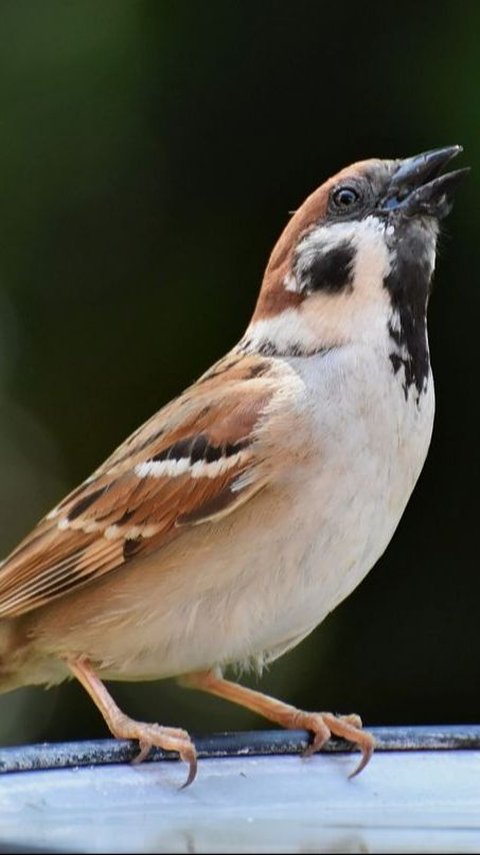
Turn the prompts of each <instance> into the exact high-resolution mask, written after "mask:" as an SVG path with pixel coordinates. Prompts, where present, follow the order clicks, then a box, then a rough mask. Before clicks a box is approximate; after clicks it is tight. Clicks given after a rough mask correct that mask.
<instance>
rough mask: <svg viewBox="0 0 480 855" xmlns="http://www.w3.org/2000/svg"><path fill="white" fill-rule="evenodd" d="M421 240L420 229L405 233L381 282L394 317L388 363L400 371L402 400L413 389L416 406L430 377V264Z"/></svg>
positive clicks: (426, 249) (391, 325)
mask: <svg viewBox="0 0 480 855" xmlns="http://www.w3.org/2000/svg"><path fill="white" fill-rule="evenodd" d="M425 237H426V236H425V231H424V229H422V228H421V227H415V226H413V227H410V228H409V229H408V230H406V233H405V234H404V236H402V238H401V239H400V240H399V241H398V243H397V244H396V254H395V257H394V262H393V264H392V269H391V271H390V273H389V274H388V276H387V277H386V278H385V280H384V285H385V288H386V289H387V291H388V292H389V294H390V299H391V302H392V310H393V317H394V321H393V322H392V323H391V324H390V325H389V329H388V331H389V334H390V337H391V339H392V342H393V343H394V345H395V347H394V349H392V352H391V353H390V361H391V363H392V367H393V370H394V372H395V374H397V373H398V372H399V371H400V369H401V368H402V367H403V368H404V379H403V390H404V392H405V398H408V393H409V390H410V388H411V387H414V388H415V390H416V397H417V403H418V401H419V399H420V395H421V394H422V392H424V391H425V389H426V387H427V380H428V375H429V373H430V358H429V352H428V340H427V302H428V295H429V292H430V281H431V277H432V264H431V258H430V254H429V252H428V243H427V241H426V239H425ZM431 239H432V240H433V236H432V238H431Z"/></svg>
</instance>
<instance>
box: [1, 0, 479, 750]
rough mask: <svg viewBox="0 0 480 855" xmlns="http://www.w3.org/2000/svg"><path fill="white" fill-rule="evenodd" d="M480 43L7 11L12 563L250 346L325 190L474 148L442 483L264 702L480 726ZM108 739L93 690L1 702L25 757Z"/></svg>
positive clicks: (408, 21)
mask: <svg viewBox="0 0 480 855" xmlns="http://www.w3.org/2000/svg"><path fill="white" fill-rule="evenodd" d="M389 8H391V10H392V11H391V12H390V13H389V12H388V9H389ZM394 8H395V11H394ZM479 27H480V4H478V3H474V2H470V3H469V2H465V3H463V4H461V7H459V6H458V4H451V3H446V2H443V3H439V2H431V0H430V2H425V3H422V4H418V3H416V2H415V3H414V2H404V3H402V4H401V7H399V8H398V9H397V8H396V7H388V5H386V4H385V3H384V2H372V3H369V4H368V5H367V6H365V5H364V4H359V3H357V2H344V3H332V2H328V3H327V2H313V0H309V2H306V0H295V2H290V1H289V2H285V0H282V2H275V0H262V2H252V0H243V2H232V1H231V0H208V2H203V3H201V2H197V0H172V2H166V0H156V1H155V0H150V1H149V0H101V2H98V0H43V2H42V3H39V2H37V0H2V3H1V5H0V222H1V228H0V235H1V237H0V242H1V247H0V472H1V478H0V555H2V554H6V553H7V551H8V550H9V549H10V548H12V547H13V546H14V545H15V544H16V542H17V541H18V539H19V538H20V537H21V536H22V535H23V534H25V533H27V531H28V530H29V529H30V527H31V526H32V525H33V524H34V523H35V522H36V521H37V519H38V518H39V517H40V516H41V515H43V514H44V513H45V512H46V511H48V510H49V508H50V507H51V506H52V505H53V504H55V503H56V502H57V500H59V499H60V498H61V496H62V495H63V494H64V493H65V492H66V491H67V490H69V489H70V488H72V487H73V486H75V484H76V483H77V482H78V481H80V480H81V479H83V478H84V477H86V476H87V475H88V474H89V472H90V471H91V470H92V469H93V468H94V467H95V466H97V465H98V464H99V463H100V462H101V461H102V459H103V458H104V456H105V455H106V454H108V453H109V452H110V451H111V450H112V449H113V448H114V447H115V446H116V445H117V444H118V443H119V442H120V441H121V440H122V439H123V438H124V437H125V436H126V435H127V434H128V433H129V432H130V431H132V430H133V429H134V428H135V427H136V426H137V425H138V424H140V423H141V422H142V421H143V420H144V419H145V418H147V417H148V416H149V415H151V413H153V412H154V411H155V410H156V409H157V408H159V406H160V405H161V404H163V403H165V402H166V401H168V400H169V399H170V398H171V397H172V396H174V395H175V394H177V393H178V392H179V391H180V390H181V389H182V388H183V387H185V386H186V385H187V384H189V383H190V382H191V381H192V380H193V379H194V378H195V377H196V376H198V375H199V374H200V373H201V372H202V371H204V370H205V369H206V368H207V367H208V365H209V364H210V363H211V362H212V361H213V360H215V359H216V358H218V357H219V356H220V355H221V354H223V353H224V352H225V351H226V350H227V349H228V348H229V347H231V346H232V345H233V344H234V343H235V341H236V340H237V339H238V338H239V337H240V335H241V334H242V332H243V329H244V327H245V326H246V324H247V322H248V319H249V315H250V312H251V310H252V307H253V304H254V302H255V298H256V294H257V290H258V287H259V283H260V280H261V276H262V270H263V266H264V264H265V261H266V259H267V256H268V254H269V251H270V249H271V246H272V244H273V242H274V240H275V239H276V237H277V235H278V234H279V232H280V230H281V229H282V227H283V226H284V224H285V223H286V221H287V218H288V212H289V211H291V210H292V209H295V208H296V207H297V206H298V205H299V203H300V202H301V201H302V199H303V198H304V197H305V195H306V194H307V193H309V192H310V191H311V190H312V189H313V188H314V187H315V186H317V185H318V184H319V183H321V182H322V181H323V180H324V179H325V178H326V177H327V176H328V175H329V174H331V173H333V172H335V171H337V170H338V169H339V168H340V167H342V166H344V165H346V164H347V163H349V162H351V161H353V160H357V159H361V158H363V157H370V156H381V157H383V156H385V157H388V156H401V155H411V154H415V153H417V152H419V151H422V150H424V149H428V148H432V147H435V146H439V145H446V144H452V143H461V144H463V145H464V146H465V155H464V156H463V158H462V162H460V161H459V166H462V165H465V164H471V165H472V166H473V167H474V170H473V173H472V176H471V178H470V180H469V181H468V182H466V184H465V186H464V187H462V189H461V191H460V192H459V194H458V202H457V205H456V208H455V210H454V213H453V215H452V216H451V217H450V219H449V220H448V223H447V226H446V234H445V235H444V237H443V240H442V251H441V253H440V260H439V264H438V273H437V276H436V289H435V294H434V298H433V299H432V303H431V309H430V336H431V349H432V355H433V362H434V369H435V375H436V387H437V396H438V405H437V419H436V428H435V434H434V440H433V444H432V448H431V452H430V455H429V458H428V461H427V464H426V467H425V470H424V473H423V475H422V478H421V481H420V483H419V485H418V487H417V489H416V491H415V494H414V497H413V499H412V501H411V503H410V505H409V507H408V509H407V512H406V513H405V516H404V518H403V521H402V523H401V525H400V528H399V530H398V532H397V534H396V535H395V538H394V540H393V542H392V544H391V546H390V547H389V549H388V551H387V553H386V555H385V556H384V557H383V558H382V560H381V561H380V562H379V564H378V565H377V566H376V568H375V569H374V570H373V571H372V572H371V574H370V575H369V576H368V578H367V579H366V580H365V582H364V583H363V584H362V585H361V587H360V588H359V589H358V590H357V591H356V592H355V594H353V595H352V597H351V598H350V599H349V600H347V601H346V602H345V603H344V604H343V605H342V606H341V607H340V608H339V609H338V610H337V611H336V612H335V613H334V614H333V615H332V616H330V617H329V618H328V619H327V621H325V623H324V624H323V625H322V626H321V627H320V628H319V629H318V630H317V631H316V632H315V633H313V634H312V635H311V636H310V637H309V638H308V639H307V640H306V641H305V642H303V644H302V645H301V646H300V647H298V648H297V649H296V650H294V651H293V652H292V653H290V654H288V655H287V656H285V657H284V658H283V659H282V660H280V661H279V662H278V663H276V664H275V665H274V666H273V667H272V669H271V671H270V672H269V673H268V674H266V675H265V677H264V678H263V679H262V681H261V683H260V685H261V686H262V687H263V688H265V689H266V690H268V691H270V692H273V693H277V694H278V695H279V696H281V697H283V698H285V699H288V700H289V701H291V702H292V703H296V704H298V705H300V706H303V707H307V708H313V709H315V708H316V709H333V710H338V711H343V712H349V711H351V710H355V711H357V712H359V713H361V714H362V716H363V718H364V720H365V721H366V722H368V723H370V724H374V723H385V724H393V723H416V722H424V723H428V722H456V721H478V720H479V718H480V709H479V688H478V687H479V663H480V640H479V632H478V609H479V596H480V573H479V567H478V531H479V525H478V520H477V517H478V491H479V486H478V485H479V451H478V449H479V442H478V440H479V424H478V415H477V413H478V406H477V401H476V395H477V394H478V385H479V384H478V374H479V370H480V363H479V358H478V316H479V311H480V299H479V285H478V273H477V252H478V221H477V187H478V183H477V182H478V175H479V172H480V170H479V157H480V139H479V132H478V129H479V121H480V112H479V108H480V98H479V87H480V54H479V50H478V33H479ZM114 694H115V697H116V698H117V700H118V701H119V703H120V704H121V705H123V707H124V708H125V709H126V711H128V712H129V713H131V714H132V715H134V716H137V717H141V718H144V719H146V720H157V719H158V720H160V721H161V722H162V723H163V724H177V725H183V726H186V727H189V728H191V729H193V730H194V731H196V732H202V731H210V730H221V729H227V728H244V727H257V726H261V725H262V722H260V721H259V720H258V719H256V718H255V717H254V716H251V715H250V714H248V713H246V712H244V711H241V710H238V709H236V708H232V707H230V706H229V705H227V704H226V703H223V702H221V701H219V700H215V699H213V698H208V697H206V696H203V695H200V694H194V693H191V692H185V691H184V690H181V689H178V688H177V687H176V686H175V685H174V684H173V683H171V682H164V683H155V684H143V685H137V684H117V685H116V686H115V687H114ZM102 735H105V726H104V724H103V722H102V720H101V718H100V715H99V714H98V713H97V711H96V709H95V708H94V706H93V704H92V703H91V702H90V700H89V699H88V698H87V697H86V695H85V694H84V692H83V690H81V689H80V687H78V686H77V685H74V684H69V685H65V686H62V687H60V688H56V689H52V690H50V691H49V692H44V691H42V690H41V689H35V690H32V689H27V690H22V691H18V692H15V693H12V694H10V695H8V696H3V697H2V698H0V741H1V742H2V743H8V742H20V741H24V740H43V739H54V740H60V739H65V738H77V737H86V736H102Z"/></svg>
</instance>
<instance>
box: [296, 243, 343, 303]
mask: <svg viewBox="0 0 480 855" xmlns="http://www.w3.org/2000/svg"><path fill="white" fill-rule="evenodd" d="M354 258H355V249H354V247H353V246H352V245H351V243H349V241H342V242H341V243H339V244H337V246H335V247H333V248H332V249H329V250H328V251H327V252H321V250H319V252H318V254H317V255H315V256H313V258H312V260H311V262H310V264H309V265H308V267H307V268H306V269H304V270H302V271H301V278H302V279H303V280H304V282H305V285H306V287H307V290H308V291H324V292H326V293H327V294H336V293H339V292H340V291H344V290H345V289H347V288H351V287H352V282H353V261H354Z"/></svg>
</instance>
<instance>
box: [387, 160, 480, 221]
mask: <svg viewBox="0 0 480 855" xmlns="http://www.w3.org/2000/svg"><path fill="white" fill-rule="evenodd" d="M461 151H463V149H462V146H460V145H452V146H448V147H447V148H437V149H434V150H433V151H426V152H424V153H423V154H418V155H416V156H415V157H409V158H407V159H405V160H401V161H400V165H399V166H398V168H397V169H396V170H395V172H394V173H393V175H392V178H391V179H390V182H389V185H388V189H387V193H386V195H385V196H384V197H383V199H382V200H381V202H380V205H379V209H380V211H383V212H385V213H387V212H389V211H399V212H400V211H401V212H402V214H405V215H406V216H408V217H411V216H417V215H419V214H424V215H427V216H431V217H436V218H437V219H442V218H443V217H446V216H447V214H449V213H450V211H451V208H452V205H453V196H454V193H455V190H456V189H457V185H458V184H459V182H460V181H461V179H462V178H463V177H464V176H465V175H466V174H467V173H468V172H469V171H470V170H469V169H468V168H466V169H457V170H455V171H454V172H447V173H445V174H444V175H441V174H440V173H441V171H442V169H443V167H444V166H446V165H447V163H449V162H450V160H452V158H453V157H456V156H457V154H459V153H460V152H461Z"/></svg>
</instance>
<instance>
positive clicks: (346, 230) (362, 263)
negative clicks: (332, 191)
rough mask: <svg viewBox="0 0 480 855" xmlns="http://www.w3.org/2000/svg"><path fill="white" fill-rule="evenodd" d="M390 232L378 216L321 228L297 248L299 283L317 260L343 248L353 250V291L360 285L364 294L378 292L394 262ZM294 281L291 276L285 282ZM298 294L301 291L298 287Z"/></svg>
mask: <svg viewBox="0 0 480 855" xmlns="http://www.w3.org/2000/svg"><path fill="white" fill-rule="evenodd" d="M387 230H388V226H386V224H385V222H384V221H383V220H380V219H379V218H378V217H375V216H369V217H365V219H364V220H360V221H359V220H354V221H352V222H346V223H332V224H329V225H322V226H318V228H316V229H313V230H312V231H311V232H310V233H309V234H308V235H307V236H306V237H305V238H304V239H303V240H302V241H301V242H300V243H299V245H298V248H297V252H296V258H297V261H296V265H295V267H296V271H298V272H297V277H296V278H297V280H298V279H300V280H301V278H302V273H303V272H305V271H307V270H308V269H309V267H310V266H311V265H312V263H313V262H314V261H315V259H318V258H321V257H322V256H326V255H327V254H328V253H331V252H333V251H335V250H336V249H339V248H340V247H345V246H349V247H350V248H351V250H352V276H351V283H352V286H353V288H355V284H356V283H357V282H360V283H361V285H362V289H363V290H365V288H367V289H370V288H374V289H375V290H377V289H378V285H379V284H380V283H382V282H383V280H384V279H385V277H386V276H388V274H389V272H390V269H391V263H392V258H391V254H390V250H389V248H388V245H387V234H386V232H387ZM291 278H292V276H291V275H290V276H287V277H286V280H285V282H286V281H287V280H290V279H291ZM293 278H294V279H295V277H293ZM288 285H289V290H293V289H292V287H291V283H290V281H289V282H288ZM285 287H287V285H285ZM297 290H301V289H300V288H299V287H298V285H297ZM377 293H378V292H377Z"/></svg>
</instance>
